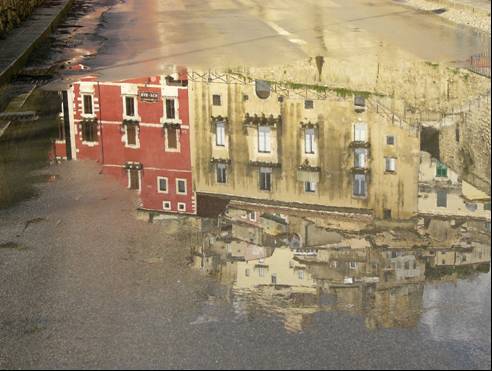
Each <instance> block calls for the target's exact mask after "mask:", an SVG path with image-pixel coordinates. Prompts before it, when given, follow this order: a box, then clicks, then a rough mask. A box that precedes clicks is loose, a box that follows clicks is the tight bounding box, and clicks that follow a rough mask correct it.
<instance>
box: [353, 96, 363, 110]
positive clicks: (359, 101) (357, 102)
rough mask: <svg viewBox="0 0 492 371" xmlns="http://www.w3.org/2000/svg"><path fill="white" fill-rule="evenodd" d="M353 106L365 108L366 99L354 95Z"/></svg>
mask: <svg viewBox="0 0 492 371" xmlns="http://www.w3.org/2000/svg"><path fill="white" fill-rule="evenodd" d="M354 105H355V106H356V107H361V108H362V107H365V106H366V99H365V98H364V97H363V96H360V95H356V96H355V97H354Z"/></svg>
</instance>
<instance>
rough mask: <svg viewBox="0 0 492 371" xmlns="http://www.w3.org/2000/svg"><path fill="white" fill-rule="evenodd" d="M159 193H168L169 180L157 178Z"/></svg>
mask: <svg viewBox="0 0 492 371" xmlns="http://www.w3.org/2000/svg"><path fill="white" fill-rule="evenodd" d="M157 191H158V192H159V193H167V178H165V177H162V176H159V177H157Z"/></svg>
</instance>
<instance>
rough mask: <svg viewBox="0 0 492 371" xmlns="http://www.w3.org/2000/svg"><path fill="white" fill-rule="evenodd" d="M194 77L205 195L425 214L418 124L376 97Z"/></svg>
mask: <svg viewBox="0 0 492 371" xmlns="http://www.w3.org/2000/svg"><path fill="white" fill-rule="evenodd" d="M194 76H201V77H199V78H198V77H197V78H192V79H190V80H191V81H190V86H189V90H190V115H191V118H190V121H191V122H192V125H193V130H192V131H191V132H192V157H193V168H194V181H195V189H196V191H197V193H198V197H200V196H219V195H221V196H226V197H228V198H230V199H239V200H246V201H249V202H257V203H260V204H262V205H277V206H286V207H295V208H301V209H311V210H318V211H319V210H323V211H328V212H333V213H336V214H338V215H339V214H366V215H371V216H374V217H376V218H387V219H408V218H411V217H413V216H414V215H415V214H416V213H417V189H418V165H419V131H418V129H417V128H415V127H411V126H409V125H406V124H405V123H404V122H402V121H400V120H399V119H396V118H395V117H393V116H391V115H387V114H384V113H383V111H382V108H381V110H380V108H379V107H378V106H377V105H376V104H372V101H371V99H370V98H368V97H367V96H365V97H364V95H362V94H361V95H360V96H357V94H356V93H355V94H348V95H344V96H338V95H337V94H335V93H327V92H326V91H324V92H320V91H319V89H318V90H317V88H316V87H315V86H314V87H313V86H311V87H307V86H306V87H301V86H296V85H292V86H285V85H283V86H281V85H276V84H275V83H266V84H265V83H261V82H257V81H253V80H251V79H248V78H245V77H240V76H237V75H233V74H223V75H213V74H205V75H198V74H194ZM265 85H266V86H265ZM269 87H270V88H271V89H270V91H269Z"/></svg>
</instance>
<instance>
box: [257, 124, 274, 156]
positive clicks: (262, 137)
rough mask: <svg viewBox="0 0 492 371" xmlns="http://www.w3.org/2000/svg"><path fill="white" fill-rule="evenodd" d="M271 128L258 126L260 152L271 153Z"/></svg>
mask: <svg viewBox="0 0 492 371" xmlns="http://www.w3.org/2000/svg"><path fill="white" fill-rule="evenodd" d="M270 138H271V129H270V127H269V126H259V127H258V152H261V153H270V152H271V150H272V149H271V143H270V141H271V139H270Z"/></svg>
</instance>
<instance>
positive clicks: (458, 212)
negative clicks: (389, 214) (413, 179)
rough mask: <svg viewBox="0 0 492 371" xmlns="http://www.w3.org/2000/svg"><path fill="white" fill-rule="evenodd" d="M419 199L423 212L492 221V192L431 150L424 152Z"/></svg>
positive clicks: (422, 213)
mask: <svg viewBox="0 0 492 371" xmlns="http://www.w3.org/2000/svg"><path fill="white" fill-rule="evenodd" d="M418 200H419V201H418V210H419V213H420V214H421V215H429V216H446V217H467V218H474V219H479V220H486V221H488V222H490V196H489V195H487V194H486V193H484V192H482V191H480V190H479V189H477V188H475V187H473V186H472V185H471V184H469V183H467V182H465V181H464V180H462V179H461V178H460V177H459V176H458V174H457V173H455V172H454V171H452V170H451V169H448V167H447V166H446V165H444V164H443V163H441V162H439V161H438V160H436V159H434V158H432V157H431V155H430V154H429V153H427V152H421V160H420V172H419V199H418Z"/></svg>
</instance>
